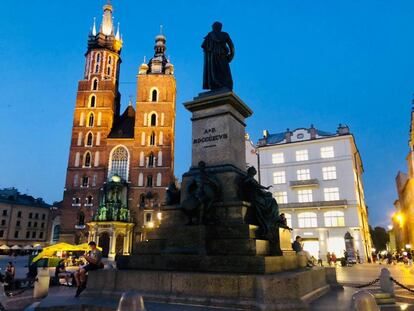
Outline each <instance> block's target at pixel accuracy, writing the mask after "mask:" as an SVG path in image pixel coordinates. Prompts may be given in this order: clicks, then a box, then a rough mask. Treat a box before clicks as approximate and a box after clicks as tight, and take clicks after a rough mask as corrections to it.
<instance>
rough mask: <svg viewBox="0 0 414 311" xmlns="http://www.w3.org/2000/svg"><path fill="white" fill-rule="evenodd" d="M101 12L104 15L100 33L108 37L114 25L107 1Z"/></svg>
mask: <svg viewBox="0 0 414 311" xmlns="http://www.w3.org/2000/svg"><path fill="white" fill-rule="evenodd" d="M103 10H104V13H103V17H102V23H101V29H100V32H102V33H103V34H104V35H106V36H110V35H113V33H114V25H113V20H112V5H111V3H110V2H109V1H108V3H107V4H105V5H104V7H103Z"/></svg>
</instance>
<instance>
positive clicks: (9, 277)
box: [4, 261, 16, 291]
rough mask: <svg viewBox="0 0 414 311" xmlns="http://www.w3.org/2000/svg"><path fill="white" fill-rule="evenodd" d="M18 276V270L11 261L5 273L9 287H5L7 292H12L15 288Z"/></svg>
mask: <svg viewBox="0 0 414 311" xmlns="http://www.w3.org/2000/svg"><path fill="white" fill-rule="evenodd" d="M15 275H16V268H15V267H14V265H13V263H12V262H11V261H9V263H8V264H7V266H6V271H5V278H4V280H5V283H6V284H7V285H5V288H4V289H5V290H8V291H10V290H12V289H13V288H14V277H15Z"/></svg>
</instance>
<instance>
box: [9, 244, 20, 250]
mask: <svg viewBox="0 0 414 311" xmlns="http://www.w3.org/2000/svg"><path fill="white" fill-rule="evenodd" d="M11 249H15V250H16V249H22V248H21V247H20V246H19V245H13V246H12V247H11Z"/></svg>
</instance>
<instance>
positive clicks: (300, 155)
mask: <svg viewBox="0 0 414 311" xmlns="http://www.w3.org/2000/svg"><path fill="white" fill-rule="evenodd" d="M307 160H309V156H308V150H306V149H304V150H297V151H296V161H307Z"/></svg>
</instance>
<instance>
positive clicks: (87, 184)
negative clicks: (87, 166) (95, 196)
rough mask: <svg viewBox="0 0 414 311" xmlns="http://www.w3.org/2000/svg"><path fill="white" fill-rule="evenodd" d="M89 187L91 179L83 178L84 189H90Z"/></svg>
mask: <svg viewBox="0 0 414 311" xmlns="http://www.w3.org/2000/svg"><path fill="white" fill-rule="evenodd" d="M88 186H89V177H87V176H83V177H82V187H88Z"/></svg>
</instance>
